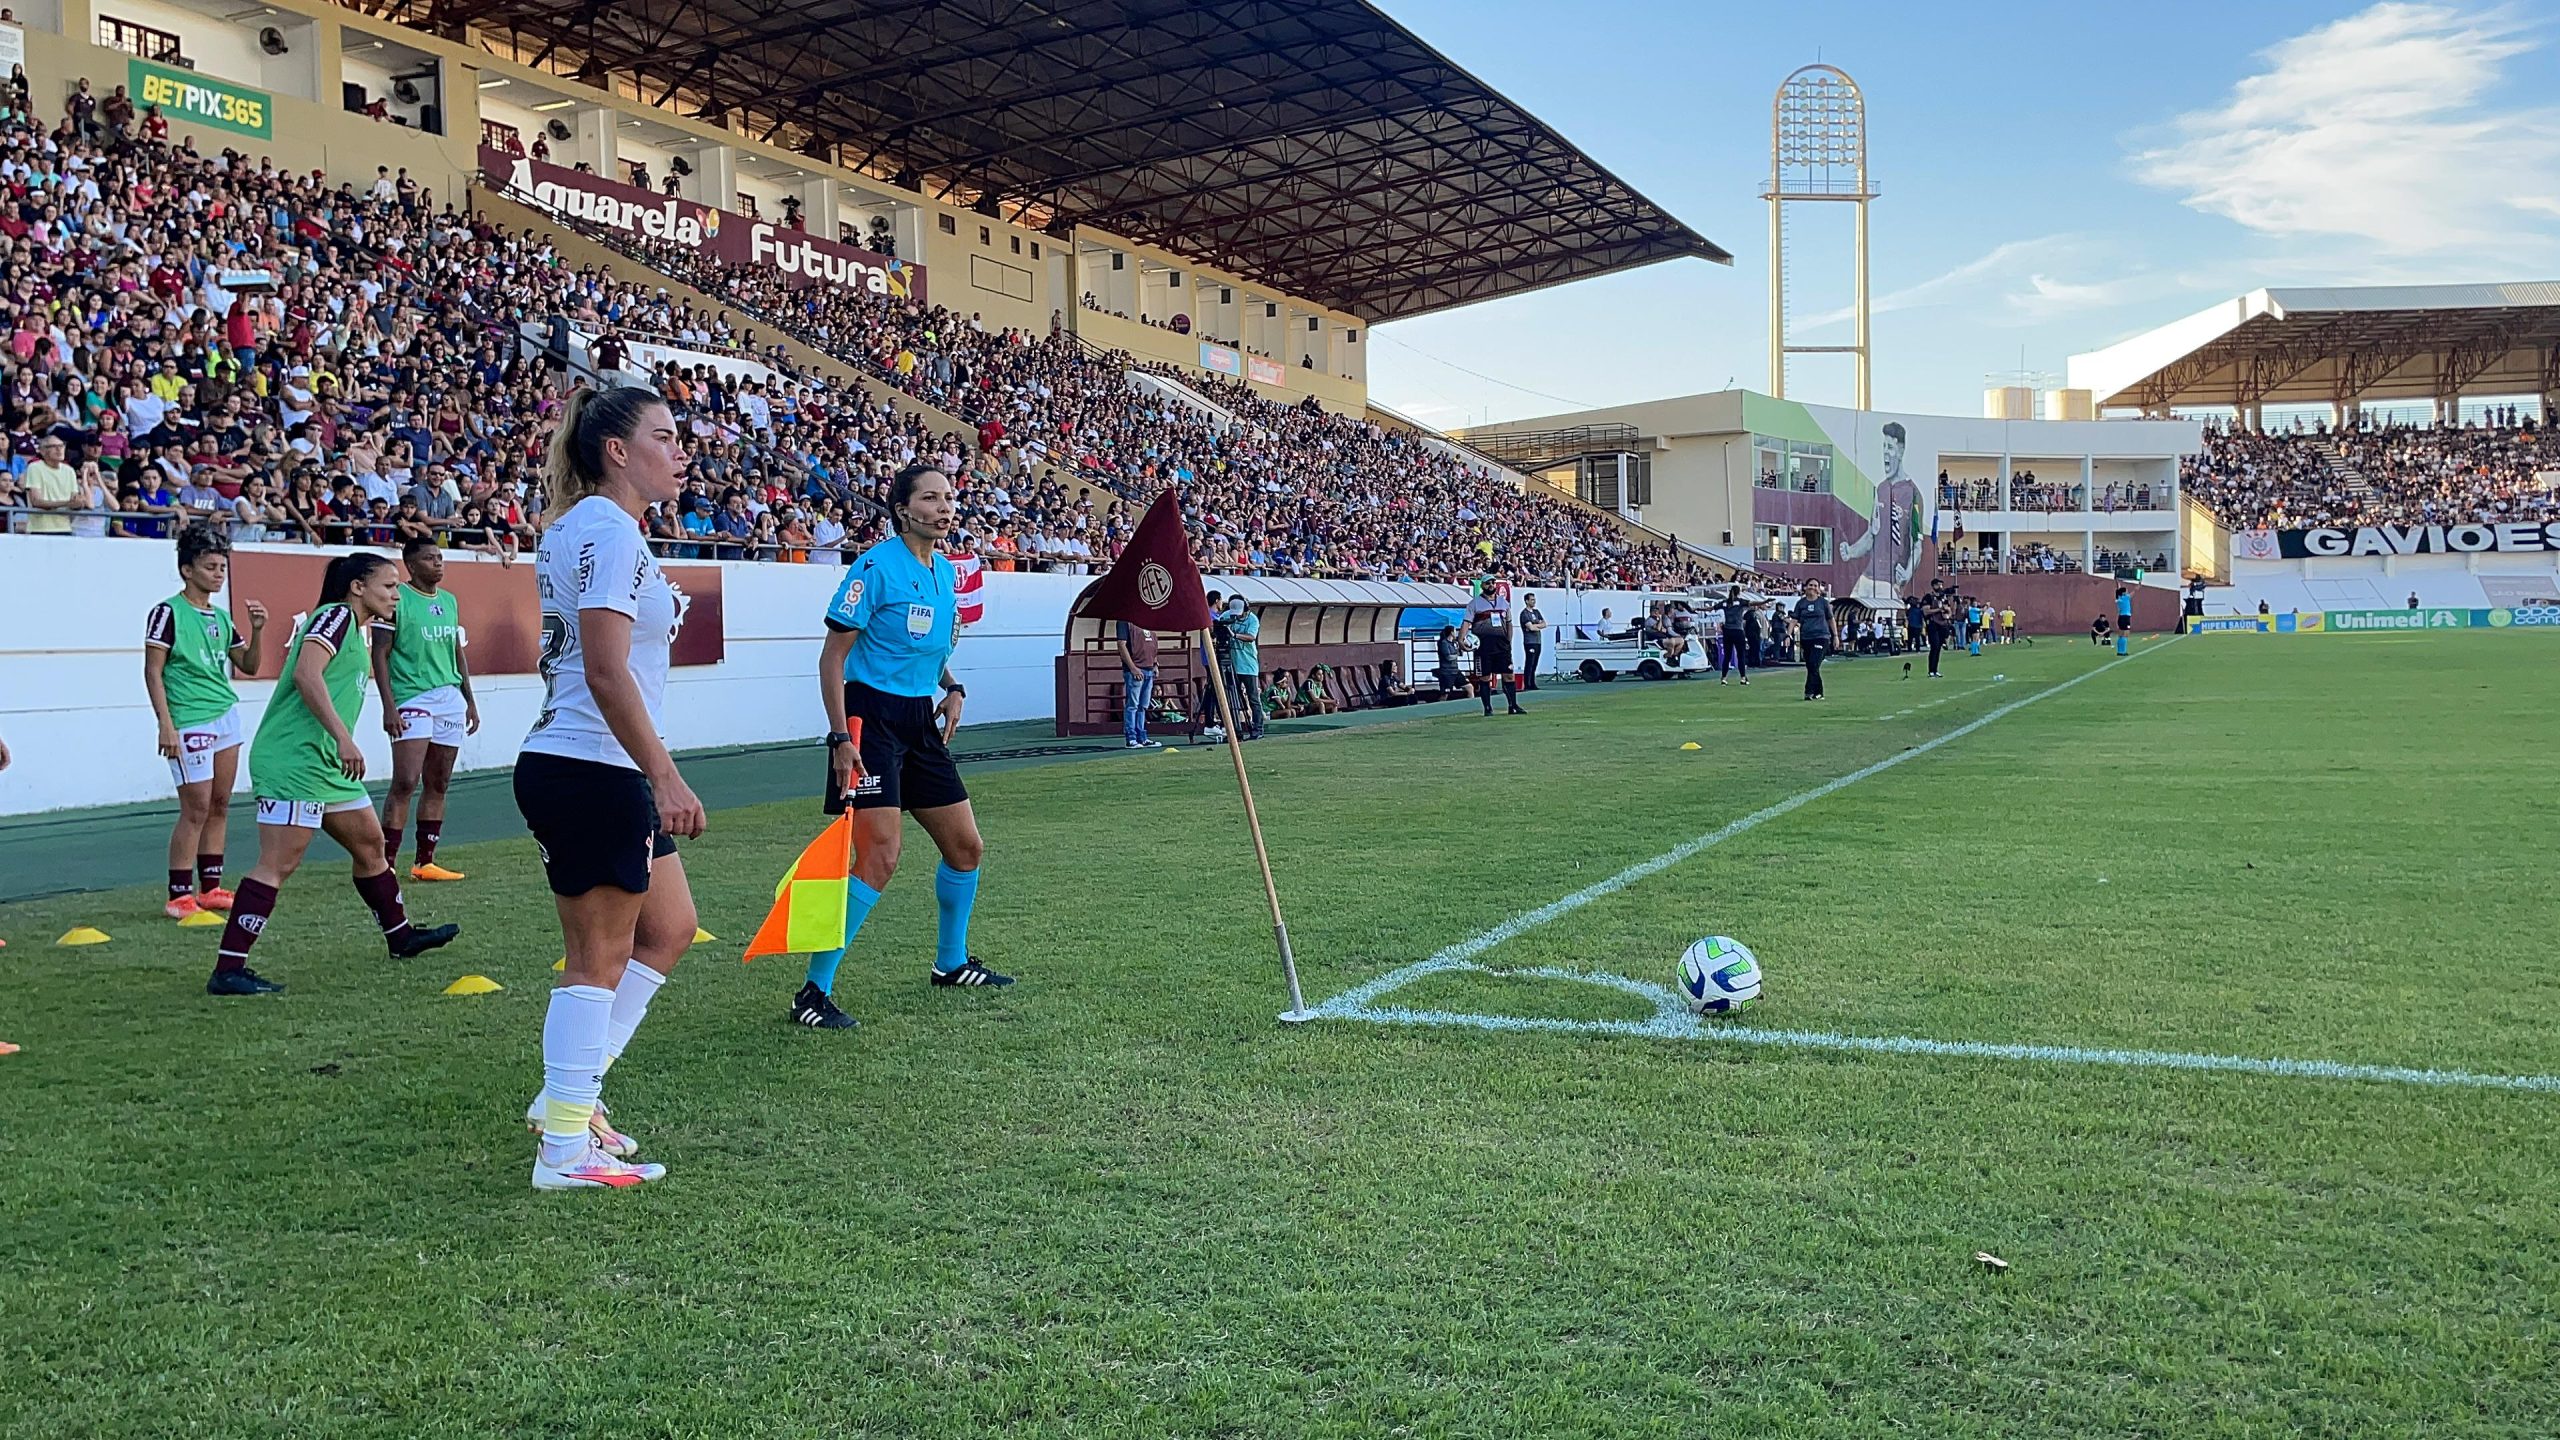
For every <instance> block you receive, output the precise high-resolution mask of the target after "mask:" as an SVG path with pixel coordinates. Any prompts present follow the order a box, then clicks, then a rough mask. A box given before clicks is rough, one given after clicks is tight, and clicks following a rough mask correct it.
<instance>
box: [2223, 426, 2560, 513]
mask: <svg viewBox="0 0 2560 1440" xmlns="http://www.w3.org/2000/svg"><path fill="white" fill-rule="evenodd" d="M2498 419H2499V420H2500V421H2501V422H2503V423H2498V424H2481V423H2472V424H2466V425H2462V426H2390V425H2375V426H2366V427H2363V428H2359V429H2352V430H2343V431H2334V432H2333V431H2330V430H2327V429H2326V428H2321V429H2312V430H2303V431H2294V432H2269V433H2264V434H2261V433H2258V432H2255V431H2245V430H2236V429H2232V430H2219V431H2208V432H2207V433H2206V436H2205V450H2204V453H2203V454H2201V455H2197V456H2194V457H2192V458H2191V459H2189V460H2188V461H2187V463H2186V465H2185V467H2184V469H2183V473H2182V475H2181V478H2180V484H2181V485H2182V486H2183V487H2184V488H2185V489H2186V490H2187V493H2189V494H2191V495H2193V496H2194V497H2195V498H2197V499H2198V500H2201V501H2203V502H2204V503H2205V504H2207V505H2209V506H2211V507H2213V509H2214V511H2215V513H2216V514H2217V515H2219V516H2220V517H2221V519H2222V520H2223V522H2224V523H2225V524H2228V525H2230V526H2233V527H2234V528H2238V529H2300V528H2305V527H2312V526H2329V525H2385V524H2389V525H2400V524H2456V523H2466V522H2488V523H2495V522H2500V521H2510V520H2535V521H2541V520H2549V519H2553V518H2556V517H2560V504H2555V499H2554V495H2553V481H2552V480H2551V479H2549V478H2546V477H2549V476H2551V475H2553V474H2554V473H2560V445H2555V444H2554V443H2553V441H2552V439H2551V437H2550V435H2549V434H2548V432H2547V431H2545V430H2543V429H2542V428H2541V427H2538V426H2536V425H2535V424H2533V423H2532V422H2531V420H2530V418H2529V417H2523V416H2519V415H2518V414H2517V413H2516V412H2515V410H2514V409H2513V408H2512V407H2509V408H2508V409H2506V410H2505V411H2503V412H2501V414H2500V415H2499V417H2498Z"/></svg>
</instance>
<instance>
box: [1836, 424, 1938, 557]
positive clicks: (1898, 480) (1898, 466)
mask: <svg viewBox="0 0 2560 1440" xmlns="http://www.w3.org/2000/svg"><path fill="white" fill-rule="evenodd" d="M1909 445H1910V437H1909V436H1908V435H1907V434H1906V433H1905V432H1904V430H1903V428H1902V422H1901V421H1899V420H1888V421H1886V422H1885V426H1884V474H1883V476H1882V477H1880V478H1879V479H1878V480H1877V481H1876V506H1875V511H1874V513H1872V514H1870V515H1869V516H1867V528H1866V529H1864V530H1863V531H1860V532H1859V534H1858V538H1856V539H1855V540H1851V541H1848V542H1846V543H1845V544H1843V545H1842V546H1841V547H1840V558H1841V559H1842V560H1843V561H1847V562H1850V563H1851V564H1853V565H1854V566H1855V567H1856V568H1857V569H1859V570H1862V571H1863V570H1865V569H1866V568H1867V564H1866V561H1867V552H1868V551H1870V550H1872V549H1874V548H1875V544H1876V537H1877V536H1879V535H1882V536H1884V537H1885V543H1886V544H1888V545H1890V546H1892V547H1893V551H1894V555H1893V588H1894V589H1896V590H1902V589H1905V588H1907V587H1908V586H1909V585H1910V582H1911V572H1912V570H1913V568H1914V567H1916V566H1917V565H1918V564H1919V563H1920V541H1919V539H1918V536H1917V533H1916V532H1917V531H1918V529H1919V521H1920V514H1921V511H1920V486H1919V484H1918V482H1916V481H1914V480H1913V479H1912V478H1911V477H1910V476H1909V475H1907V474H1905V473H1903V461H1902V457H1903V452H1904V451H1905V450H1906V449H1908V448H1909ZM1896 516H1900V517H1902V518H1901V522H1900V523H1899V524H1898V525H1897V524H1896V523H1895V517H1896Z"/></svg>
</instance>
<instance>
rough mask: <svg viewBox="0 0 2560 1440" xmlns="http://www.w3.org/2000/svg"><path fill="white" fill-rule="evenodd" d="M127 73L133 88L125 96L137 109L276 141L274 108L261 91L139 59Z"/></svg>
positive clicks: (131, 64)
mask: <svg viewBox="0 0 2560 1440" xmlns="http://www.w3.org/2000/svg"><path fill="white" fill-rule="evenodd" d="M128 70H129V76H128V83H129V84H130V85H131V86H132V88H131V89H130V90H129V91H128V92H127V93H128V94H130V95H132V96H133V103H134V105H135V107H136V108H137V109H138V108H140V107H142V106H144V105H157V106H159V107H160V113H161V114H163V115H166V116H168V117H169V118H170V119H172V120H192V121H194V122H195V123H196V124H198V125H210V126H212V127H213V128H215V129H216V130H229V131H231V132H233V133H234V134H238V135H254V136H256V137H258V138H259V139H261V140H271V139H273V138H275V133H276V117H275V106H274V105H272V104H270V103H269V102H268V97H267V92H266V91H264V90H252V89H250V88H248V87H247V86H245V85H231V84H226V83H224V82H223V81H220V80H208V79H206V78H205V77H203V76H201V75H198V74H196V73H195V72H194V71H192V70H174V69H171V68H170V67H169V66H166V65H154V64H152V63H151V62H150V61H148V60H142V59H136V60H133V61H132V62H130V64H129V66H128Z"/></svg>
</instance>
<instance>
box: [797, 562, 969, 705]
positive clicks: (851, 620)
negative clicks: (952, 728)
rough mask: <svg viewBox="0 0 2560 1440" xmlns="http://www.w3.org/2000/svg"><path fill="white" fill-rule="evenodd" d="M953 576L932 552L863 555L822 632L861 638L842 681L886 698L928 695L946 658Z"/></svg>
mask: <svg viewBox="0 0 2560 1440" xmlns="http://www.w3.org/2000/svg"><path fill="white" fill-rule="evenodd" d="M959 584H960V577H959V575H958V574H957V572H955V571H953V570H952V568H951V562H950V561H949V560H946V559H944V558H943V557H942V555H941V553H940V552H939V551H937V552H935V554H934V556H933V563H932V564H930V565H926V564H923V563H920V562H919V561H917V559H916V556H915V552H914V551H912V550H909V549H908V548H907V546H906V542H905V541H903V540H897V539H889V540H883V541H881V542H880V543H879V544H877V545H874V546H872V547H871V548H870V549H868V550H865V551H863V552H862V554H861V555H860V556H859V557H858V558H857V559H855V561H854V562H853V568H851V569H850V570H848V571H846V572H845V577H844V582H843V583H842V584H840V585H838V586H837V587H836V598H835V602H834V603H833V604H831V605H829V606H828V607H827V628H828V629H830V630H853V631H858V632H860V633H859V634H857V635H856V636H855V637H854V642H853V651H852V653H850V654H848V655H847V656H845V661H844V678H845V679H847V680H850V681H853V682H854V683H856V684H861V685H868V686H870V687H871V688H872V689H874V690H878V691H880V692H882V693H884V694H889V695H920V696H930V695H932V694H933V692H934V687H935V685H936V683H937V682H939V681H940V680H941V678H942V667H943V665H944V663H945V662H947V661H948V660H950V658H951V648H952V645H953V643H954V640H953V636H954V632H955V631H956V630H957V628H958V625H957V622H958V620H959V615H960V600H959Z"/></svg>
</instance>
